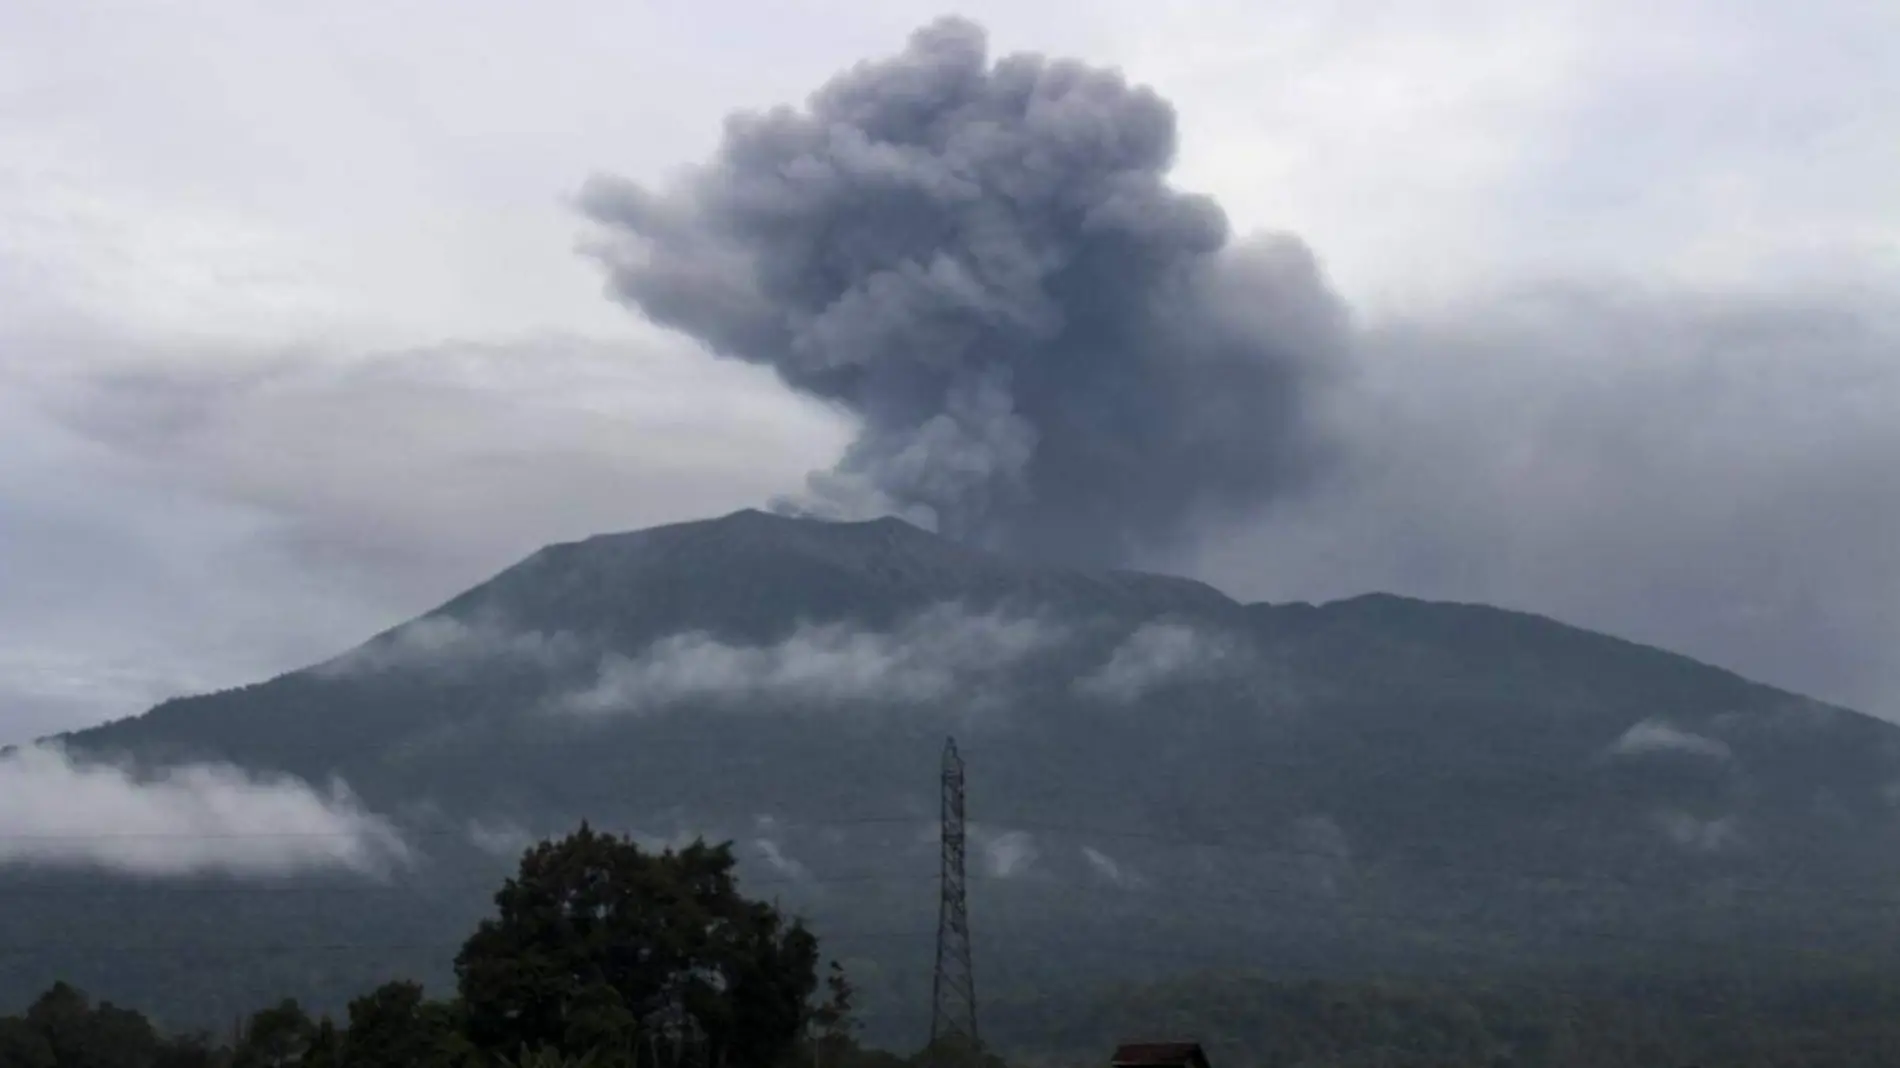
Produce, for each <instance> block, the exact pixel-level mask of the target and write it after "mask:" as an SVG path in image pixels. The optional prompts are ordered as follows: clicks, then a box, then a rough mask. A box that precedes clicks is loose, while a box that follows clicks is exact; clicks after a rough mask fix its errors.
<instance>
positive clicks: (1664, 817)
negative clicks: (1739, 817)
mask: <svg viewBox="0 0 1900 1068" xmlns="http://www.w3.org/2000/svg"><path fill="white" fill-rule="evenodd" d="M1653 818H1654V819H1655V821H1656V826H1657V828H1658V829H1659V830H1661V831H1662V833H1663V834H1664V835H1665V836H1667V837H1668V839H1669V840H1670V841H1672V842H1674V843H1676V844H1677V845H1679V846H1681V847H1683V848H1684V849H1687V850H1692V851H1694V852H1697V853H1718V852H1721V851H1722V850H1725V849H1730V848H1733V847H1735V846H1738V845H1740V844H1741V842H1742V834H1741V830H1740V829H1739V828H1738V827H1737V826H1736V823H1735V817H1733V816H1722V817H1719V818H1717V819H1712V820H1709V819H1703V818H1701V817H1699V816H1694V815H1691V814H1690V813H1687V812H1681V811H1678V810H1674V809H1670V810H1666V811H1663V812H1658V813H1656V814H1655V816H1654V817H1653Z"/></svg>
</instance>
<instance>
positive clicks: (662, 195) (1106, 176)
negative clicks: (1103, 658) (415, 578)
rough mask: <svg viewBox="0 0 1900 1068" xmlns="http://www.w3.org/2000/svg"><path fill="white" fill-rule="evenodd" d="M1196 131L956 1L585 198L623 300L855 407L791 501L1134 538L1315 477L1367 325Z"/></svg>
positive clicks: (1107, 541)
mask: <svg viewBox="0 0 1900 1068" xmlns="http://www.w3.org/2000/svg"><path fill="white" fill-rule="evenodd" d="M1175 151H1176V128H1175V117H1174V112H1173V109H1172V108H1171V107H1170V106H1169V105H1168V103H1167V102H1166V101H1164V100H1163V99H1161V98H1160V97H1159V96H1157V95H1156V94H1155V93H1153V92H1152V91H1150V90H1148V89H1145V88H1140V87H1136V86H1133V85H1130V84H1129V83H1128V82H1127V81H1126V80H1125V79H1124V78H1123V77H1122V76H1121V75H1120V74H1119V73H1116V72H1114V71H1109V70H1101V69H1096V68H1091V67H1089V66H1085V65H1083V64H1080V63H1075V62H1070V61H1063V60H1053V59H1049V58H1045V57H1042V56H1037V55H1027V54H1024V55H1011V56H1007V57H1003V58H1000V59H998V60H995V61H994V62H992V60H991V58H990V56H989V54H988V49H987V42H986V39H985V35H984V33H983V31H982V30H981V29H980V28H979V27H977V26H975V25H973V24H971V23H969V22H966V21H963V20H959V19H945V20H942V21H939V22H936V23H934V24H932V25H930V26H927V27H925V28H924V29H922V30H920V31H918V32H917V33H916V34H914V35H913V36H912V38H911V39H910V41H909V43H908V45H907V47H906V48H904V50H903V51H902V52H901V53H900V54H898V55H897V56H895V57H893V58H889V59H885V60H882V61H878V62H867V63H862V64H859V65H858V66H856V67H854V68H853V69H851V70H849V71H847V72H844V73H842V74H840V75H838V76H837V77H835V78H833V79H832V80H831V81H830V82H828V83H826V84H825V85H823V86H822V87H821V88H819V89H818V90H817V91H816V92H815V93H813V94H812V95H811V97H810V98H809V100H808V101H807V102H806V104H805V105H804V106H803V107H802V108H794V107H779V108H775V109H772V110H770V111H766V112H763V113H742V114H738V115H734V116H732V117H731V118H730V119H729V120H728V121H727V124H726V129H725V136H724V139H723V141H722V143H721V144H720V146H719V148H718V150H717V152H716V154H715V155H714V156H713V158H712V159H711V160H710V161H708V162H706V163H704V164H702V165H700V166H698V167H697V168H695V169H693V170H692V171H691V172H689V174H688V175H687V176H686V177H685V178H683V179H682V180H680V181H679V182H678V183H676V184H674V185H671V186H669V187H667V188H665V189H661V190H653V189H647V188H644V187H641V186H639V185H636V184H633V183H631V182H628V181H625V180H621V179H616V178H607V177H597V178H595V179H593V180H591V181H590V182H589V183H588V184H587V186H586V187H585V188H584V190H583V193H582V196H581V205H582V207H583V209H584V210H585V212H586V213H587V214H588V215H589V216H590V217H591V218H592V219H593V220H595V221H596V222H598V223H600V224H602V227H603V235H604V236H603V239H602V240H601V241H600V242H599V244H598V245H597V246H596V248H595V252H596V254H597V255H599V256H600V257H601V258H602V259H603V261H604V262H605V263H606V264H607V265H608V269H609V271H610V274H611V288H612V291H613V293H614V294H615V296H616V297H617V299H619V300H621V301H623V302H624V303H626V304H627V305H629V306H631V307H632V308H634V309H636V310H637V311H639V312H640V313H642V314H644V315H645V316H646V317H647V318H649V319H650V320H651V321H653V322H655V323H657V324H660V325H662V326H665V327H668V328H671V329H674V330H677V331H680V332H682V333H684V334H687V335H690V336H691V337H693V338H696V339H697V340H698V341H700V342H701V343H702V344H704V345H705V346H706V347H707V348H708V349H709V350H711V351H712V352H714V353H717V354H719V355H721V356H726V357H731V358H736V359H740V360H745V361H749V362H752V363H756V364H762V365H765V366H769V367H771V368H772V369H773V370H774V371H776V373H777V374H778V376H779V377H780V378H781V379H782V380H783V381H784V382H785V383H787V384H788V385H790V386H791V387H792V388H794V389H796V390H798V391H801V392H803V393H805V394H808V395H811V396H814V397H818V398H822V399H824V400H826V401H828V402H832V403H836V404H840V405H842V406H844V407H845V408H847V409H849V410H850V411H851V412H853V413H854V414H855V415H856V416H857V417H858V418H859V420H860V425H861V430H860V433H859V436H858V437H857V439H856V440H855V441H854V442H853V444H852V445H851V446H850V447H849V448H848V449H847V450H846V452H845V454H844V456H843V457H842V458H841V460H840V461H839V463H838V465H837V466H836V468H835V469H833V470H831V471H827V472H820V473H817V474H814V475H813V476H812V478H811V480H810V483H809V492H808V494H807V495H806V496H805V497H803V498H802V499H800V500H799V501H797V502H793V504H792V506H793V507H794V508H795V509H798V510H803V511H806V512H809V513H812V514H819V515H838V516H848V515H856V516H861V515H866V514H876V513H893V514H899V515H903V516H906V517H908V518H911V519H913V520H914V521H918V522H920V523H922V524H923V525H927V526H930V527H933V528H935V529H937V530H939V531H941V532H943V533H946V534H949V535H952V536H955V537H958V538H962V539H965V540H968V541H971V542H975V543H979V544H984V545H988V546H992V547H998V548H1005V549H1012V550H1017V551H1025V552H1029V553H1033V554H1036V555H1045V556H1047V555H1060V556H1062V557H1064V558H1069V559H1082V560H1088V561H1091V562H1097V563H1114V562H1121V561H1125V560H1128V559H1130V558H1131V557H1134V556H1137V555H1139V554H1141V553H1143V552H1144V551H1150V550H1165V549H1168V548H1172V547H1175V546H1177V545H1179V544H1181V543H1182V542H1183V541H1184V539H1185V537H1186V536H1187V535H1188V534H1190V533H1191V532H1193V531H1195V530H1197V529H1199V528H1200V526H1201V524H1204V523H1207V522H1218V521H1221V520H1223V519H1234V518H1239V517H1243V516H1246V515H1248V514H1251V513H1253V512H1255V511H1257V510H1258V509H1259V508H1261V507H1262V506H1264V505H1265V504H1267V503H1269V502H1271V501H1273V500H1274V499H1275V498H1276V497H1277V496H1279V495H1281V494H1283V493H1285V492H1287V491H1288V490H1289V489H1291V488H1294V487H1297V486H1298V485H1299V484H1300V483H1301V482H1302V481H1303V480H1305V479H1307V478H1309V477H1310V476H1311V475H1312V474H1313V473H1314V471H1315V470H1317V469H1318V468H1319V467H1320V466H1321V465H1322V464H1323V462H1324V459H1323V458H1324V456H1325V449H1323V448H1322V447H1321V446H1320V444H1319V435H1317V434H1316V433H1315V432H1314V430H1313V429H1312V427H1311V426H1310V423H1309V420H1308V419H1307V418H1306V412H1307V410H1308V408H1309V407H1310V404H1309V401H1310V394H1311V392H1312V390H1313V389H1314V388H1315V385H1316V383H1317V382H1319V381H1321V380H1322V379H1323V378H1324V377H1325V376H1326V373H1327V372H1328V370H1329V369H1330V368H1332V367H1334V366H1335V365H1336V364H1337V362H1338V359H1339V356H1340V354H1341V352H1342V350H1343V349H1344V348H1345V346H1346V344H1347V341H1346V339H1347V336H1348V331H1347V327H1346V323H1345V314H1344V311H1343V309H1342V307H1341V305H1340V304H1339V302H1338V301H1337V300H1336V299H1335V298H1334V297H1333V295H1332V294H1331V293H1330V292H1329V290H1328V288H1327V286H1326V285H1325V283H1324V281H1323V280H1322V278H1321V277H1320V273H1319V271H1318V269H1317V266H1316V264H1315V263H1314V260H1313V258H1312V256H1311V255H1310V254H1309V253H1308V252H1307V250H1306V249H1305V248H1304V246H1302V245H1301V244H1300V243H1298V242H1297V241H1295V240H1293V239H1290V238H1286V237H1283V236H1264V237H1260V238H1253V239H1246V240H1237V239H1235V238H1234V237H1233V236H1232V235H1231V234H1230V229H1229V226H1228V222H1227V219H1226V217H1225V216H1224V215H1223V213H1222V212H1221V210H1220V209H1219V207H1218V206H1216V205H1215V204H1214V203H1213V202H1212V201H1211V200H1210V199H1208V198H1206V197H1203V196H1198V195H1192V194H1189V193H1185V192H1181V191H1178V190H1176V189H1174V188H1173V187H1171V185H1170V184H1169V181H1168V171H1169V169H1170V167H1171V165H1172V163H1173V160H1174V157H1175Z"/></svg>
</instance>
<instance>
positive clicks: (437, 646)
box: [313, 616, 581, 678]
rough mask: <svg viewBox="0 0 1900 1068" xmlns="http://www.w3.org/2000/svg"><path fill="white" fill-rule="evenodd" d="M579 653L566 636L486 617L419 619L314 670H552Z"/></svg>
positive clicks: (351, 674)
mask: <svg viewBox="0 0 1900 1068" xmlns="http://www.w3.org/2000/svg"><path fill="white" fill-rule="evenodd" d="M580 652H581V643H580V641H579V639H577V638H575V637H574V636H573V635H571V634H543V633H541V632H540V631H522V630H515V629H513V628H510V627H508V626H507V625H506V624H504V623H503V622H501V621H500V620H499V619H495V618H492V617H486V616H484V617H478V618H477V619H475V620H473V621H472V622H471V621H464V620H461V619H457V618H455V617H453V616H424V617H423V618H421V619H417V620H414V621H413V622H409V623H405V624H403V625H402V626H401V627H398V628H396V629H395V630H394V631H391V632H390V633H388V634H386V635H383V636H381V637H379V638H377V639H376V640H374V641H372V642H370V643H368V644H366V645H362V646H358V647H357V648H355V649H352V650H350V651H349V652H347V653H345V654H343V655H342V656H339V657H337V658H335V659H334V660H329V661H325V662H324V663H322V664H319V665H317V666H316V668H314V669H313V670H315V671H316V673H317V674H319V675H322V676H325V677H328V678H366V677H370V676H374V675H379V674H383V673H386V672H417V673H424V674H431V675H455V674H460V673H463V672H466V671H468V670H469V669H471V668H475V667H479V666H483V665H495V664H507V665H514V664H520V665H527V666H532V667H539V668H542V669H552V668H556V667H559V666H560V665H562V664H564V663H568V662H571V661H572V660H573V659H574V658H575V657H576V656H578V655H579V654H580Z"/></svg>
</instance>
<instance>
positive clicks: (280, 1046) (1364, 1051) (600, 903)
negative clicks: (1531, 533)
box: [0, 825, 1900, 1068]
mask: <svg viewBox="0 0 1900 1068" xmlns="http://www.w3.org/2000/svg"><path fill="white" fill-rule="evenodd" d="M821 959H822V958H821V954H820V952H819V946H818V941H817V939H816V937H815V936H813V935H812V934H811V933H810V932H809V931H808V930H806V928H805V927H804V925H803V923H802V922H801V921H799V920H798V919H796V918H791V917H787V916H785V915H783V914H781V913H780V911H779V910H778V908H777V907H775V906H773V905H768V904H765V903H762V902H758V901H754V900H750V899H748V898H746V897H745V896H744V895H742V894H741V893H740V891H739V886H738V883H737V880H736V877H735V875H734V860H733V856H732V852H731V850H730V848H729V846H727V845H718V846H711V845H707V844H705V843H703V842H696V843H694V844H692V845H689V846H686V847H684V848H682V849H678V850H672V849H667V850H662V851H659V852H648V851H643V850H642V848H641V847H640V846H639V845H637V844H636V843H635V842H633V841H632V840H631V839H622V838H618V837H616V836H613V835H609V834H602V833H599V832H596V831H594V830H593V829H591V828H589V827H587V826H585V825H583V826H582V828H581V829H580V830H579V831H577V832H575V833H574V834H571V835H568V836H566V837H565V838H562V839H560V840H558V841H544V842H541V843H540V844H538V845H536V846H534V847H533V848H531V849H529V850H527V851H526V853H525V854H524V855H523V856H522V858H521V862H520V865H519V869H518V871H517V872H516V873H515V875H513V876H512V877H511V878H509V879H507V880H506V882H505V883H504V884H503V886H502V888H501V889H500V890H499V891H498V892H497V893H496V894H495V897H494V909H493V911H492V913H491V914H490V915H489V916H488V917H487V918H485V919H483V920H482V921H481V922H480V923H479V925H478V926H477V927H476V929H475V931H474V932H473V933H472V934H471V935H469V936H468V938H467V940H466V941H465V942H464V943H463V945H462V948H461V950H460V952H459V953H457V954H456V957H455V960H454V974H455V989H454V992H453V993H452V995H450V996H448V997H446V998H431V997H429V996H428V995H427V994H426V993H425V991H424V989H423V987H422V986H421V985H420V984H418V983H416V982H413V981H410V980H407V979H392V980H390V981H388V982H385V983H383V984H382V985H380V986H377V987H376V988H374V989H371V990H367V991H365V992H363V993H362V994H361V995H360V996H358V997H356V998H354V999H352V1000H350V1001H348V1003H347V1005H345V1006H343V1007H342V1008H341V1011H340V1012H337V1013H334V1014H332V1013H327V1012H314V1011H312V1010H311V1009H310V1008H307V1007H306V1006H303V1005H300V1004H299V1003H298V1002H296V1001H295V1000H291V999H281V1000H277V1001H275V1002H271V1001H269V1000H268V999H260V1007H259V1008H257V1009H256V1010H255V1011H253V1012H252V1013H250V1014H249V1015H248V1018H246V1019H242V1020H236V1021H233V1026H232V1027H231V1029H230V1032H229V1033H227V1034H221V1035H212V1034H206V1033H187V1034H168V1033H165V1032H164V1030H163V1029H162V1028H161V1027H160V1026H158V1025H156V1024H155V1023H154V1022H153V1021H152V1020H150V1019H149V1018H148V1017H147V1016H145V1015H144V1014H142V1013H141V1012H139V1011H137V1010H135V1009H132V1008H127V1007H123V1006H119V1005H114V1004H111V1003H109V1002H98V1003H95V1002H94V1001H93V1000H92V999H90V998H89V997H88V996H87V995H86V994H85V993H84V992H82V991H81V990H79V989H76V988H75V987H73V986H71V985H68V984H66V983H58V984H56V985H54V986H53V987H52V988H51V989H49V990H47V991H45V992H44V993H43V994H41V995H40V996H39V997H38V998H37V999H36V1000H34V1001H33V1003H32V1004H31V1005H29V1006H26V1007H25V1008H24V1010H23V1011H22V1012H20V1013H19V1014H17V1015H13V1016H7V1017H3V1018H0V1068H491V1066H492V1068H528V1066H529V1065H536V1066H553V1065H567V1064H587V1065H590V1066H595V1068H662V1066H664V1068H722V1066H724V1068H740V1066H753V1065H757V1066H769V1068H793V1066H807V1065H809V1066H814V1068H926V1066H932V1065H942V1064H946V1063H955V1064H958V1065H962V1066H967V1065H971V1064H972V1063H974V1062H979V1061H980V1062H981V1063H982V1064H983V1066H984V1068H1003V1065H1004V1063H1005V1061H1007V1062H1008V1063H1009V1064H1014V1065H1018V1066H1019V1068H1067V1066H1076V1068H1080V1066H1084V1065H1091V1064H1095V1065H1099V1064H1101V1063H1102V1062H1103V1060H1104V1058H1105V1057H1106V1055H1107V1053H1108V1051H1109V1050H1110V1049H1112V1048H1113V1046H1114V1044H1115V1043H1117V1042H1119V1041H1123V1040H1128V1039H1132V1038H1168V1039H1183V1040H1194V1041H1199V1042H1201V1043H1203V1045H1204V1046H1205V1047H1206V1048H1207V1049H1208V1050H1209V1052H1210V1054H1211V1055H1212V1057H1213V1060H1214V1063H1215V1064H1216V1065H1217V1066H1219V1068H1236V1066H1246V1068H1295V1066H1297V1068H1324V1066H1332V1068H1347V1066H1351V1068H1396V1066H1408V1068H1424V1066H1447V1068H1449V1066H1468V1065H1482V1066H1486V1068H1502V1066H1526V1068H1529V1066H1540V1068H1541V1066H1548V1068H1584V1066H1589V1068H1623V1066H1638V1065H1642V1066H1656V1065H1689V1064H1695V1065H1734V1066H1738V1068H1742V1066H1747V1068H1755V1066H1762V1068H1767V1066H1776V1068H1780V1066H1786V1068H1806V1066H1820V1065H1828V1066H1834V1068H1852V1066H1860V1065H1867V1066H1874V1065H1882V1066H1885V1065H1892V1064H1895V1063H1900V984H1896V983H1892V982H1888V981H1885V980H1884V979H1883V978H1882V977H1879V976H1875V975H1860V976H1854V975H1846V974H1842V973H1839V972H1832V973H1827V974H1828V976H1829V977H1828V978H1821V977H1820V975H1819V974H1818V973H1817V977H1816V978H1814V979H1813V980H1811V981H1803V980H1802V979H1801V977H1800V976H1796V975H1788V976H1784V981H1783V982H1781V983H1779V984H1775V985H1772V986H1762V987H1759V988H1756V989H1745V988H1743V987H1741V986H1739V985H1737V984H1735V983H1732V982H1725V981H1724V980H1723V978H1722V977H1720V976H1716V977H1705V979H1704V980H1703V981H1700V982H1698V981H1692V980H1691V978H1690V977H1689V976H1687V975H1686V974H1685V975H1677V976H1674V977H1672V978H1670V979H1668V980H1662V979H1658V980H1656V981H1655V982H1653V983H1651V984H1650V985H1648V986H1647V987H1646V988H1641V989H1638V988H1637V987H1635V986H1633V985H1632V984H1631V982H1630V980H1629V979H1628V977H1627V976H1624V977H1622V978H1618V979H1612V978H1602V979H1598V978H1592V977H1590V976H1587V975H1581V974H1579V975H1576V976H1573V977H1571V978H1570V980H1569V981H1567V982H1565V983H1556V982H1553V981H1551V980H1550V979H1549V978H1548V977H1546V979H1545V980H1544V981H1542V982H1531V981H1506V980H1504V979H1502V978H1496V977H1494V978H1492V979H1489V980H1487V981H1483V982H1479V981H1475V980H1474V981H1471V982H1467V983H1464V984H1456V983H1450V982H1446V981H1443V980H1439V981H1435V982H1431V983H1424V982H1419V983H1406V982H1399V981H1384V982H1335V981H1319V980H1287V979H1273V978H1269V977H1263V976H1258V975H1246V974H1233V973H1226V974H1218V973H1216V974H1203V975H1197V976H1189V977H1183V978H1178V979H1173V980H1168V981H1156V982H1146V983H1140V984H1133V985H1127V986H1124V987H1122V988H1118V989H1112V990H1107V991H1095V992H1076V991H1069V990H1056V989H1052V990H1049V991H1047V992H1044V993H1039V994H1034V995H1011V996H1007V997H1004V998H1001V999H996V1000H993V1001H991V1002H990V1003H987V1004H986V1005H985V1006H984V1012H985V1019H986V1022H987V1030H986V1036H987V1037H988V1039H989V1043H990V1047H991V1049H993V1050H994V1051H995V1052H994V1053H992V1052H989V1051H987V1050H986V1051H982V1052H980V1053H979V1051H975V1050H967V1049H955V1048H946V1047H941V1046H940V1047H938V1048H926V1049H924V1050H921V1051H918V1052H917V1053H914V1054H911V1055H909V1056H899V1055H896V1054H893V1053H889V1052H885V1051H881V1050H877V1049H871V1048H867V1047H866V1046H864V1045H862V1044H861V1043H860V1041H859V1037H858V1027H857V1022H856V1018H855V1017H856V1013H855V1008H854V999H855V995H854V991H853V990H852V986H851V983H850V981H849V979H848V978H847V976H846V975H845V973H844V971H843V969H842V968H841V967H840V966H839V965H838V964H837V963H835V962H831V963H828V964H821Z"/></svg>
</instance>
